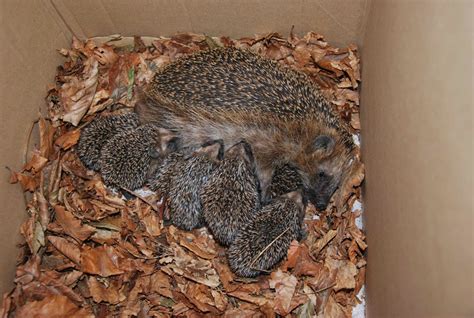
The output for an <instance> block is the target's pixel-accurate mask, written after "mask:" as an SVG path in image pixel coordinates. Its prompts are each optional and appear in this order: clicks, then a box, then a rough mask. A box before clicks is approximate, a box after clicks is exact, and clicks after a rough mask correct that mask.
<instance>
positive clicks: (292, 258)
mask: <svg viewBox="0 0 474 318" xmlns="http://www.w3.org/2000/svg"><path fill="white" fill-rule="evenodd" d="M299 259H300V244H299V243H298V241H296V240H293V241H292V242H291V243H290V247H289V248H288V257H287V260H286V261H285V263H283V265H282V266H281V269H282V270H284V271H286V270H287V269H288V268H293V267H295V266H296V264H297V262H298V261H299Z"/></svg>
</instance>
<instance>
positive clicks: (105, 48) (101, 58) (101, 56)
mask: <svg viewBox="0 0 474 318" xmlns="http://www.w3.org/2000/svg"><path fill="white" fill-rule="evenodd" d="M94 56H95V58H96V59H97V61H98V62H99V63H100V64H102V65H112V64H114V63H115V62H116V61H117V60H118V58H119V56H118V55H117V53H115V51H114V48H113V47H112V46H110V45H107V44H103V45H101V46H100V47H97V48H95V50H94Z"/></svg>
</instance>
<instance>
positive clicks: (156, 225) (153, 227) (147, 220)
mask: <svg viewBox="0 0 474 318" xmlns="http://www.w3.org/2000/svg"><path fill="white" fill-rule="evenodd" d="M149 208H150V209H151V207H149ZM141 221H142V223H143V224H145V228H146V231H147V232H148V233H149V234H150V235H151V236H159V235H160V234H161V223H160V219H159V218H158V216H157V215H156V214H155V213H153V212H151V213H149V214H148V215H147V216H145V217H144V218H143V219H142V220H141Z"/></svg>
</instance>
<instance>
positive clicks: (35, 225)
mask: <svg viewBox="0 0 474 318" xmlns="http://www.w3.org/2000/svg"><path fill="white" fill-rule="evenodd" d="M20 232H21V234H22V235H23V237H24V238H25V240H26V243H27V244H28V247H29V248H30V251H31V253H32V254H36V253H37V252H38V250H39V249H40V248H41V246H44V245H45V239H44V230H43V227H42V226H41V224H40V222H39V221H37V213H36V211H33V214H32V215H31V216H30V217H29V218H28V219H27V220H26V221H25V222H24V223H23V224H22V225H21V227H20Z"/></svg>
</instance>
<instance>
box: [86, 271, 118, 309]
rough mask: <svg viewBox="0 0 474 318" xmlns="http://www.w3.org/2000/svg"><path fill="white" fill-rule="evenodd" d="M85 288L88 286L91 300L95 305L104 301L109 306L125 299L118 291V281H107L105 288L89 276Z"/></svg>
mask: <svg viewBox="0 0 474 318" xmlns="http://www.w3.org/2000/svg"><path fill="white" fill-rule="evenodd" d="M87 286H89V291H90V293H91V295H92V299H94V301H95V302H96V303H100V302H102V301H105V302H108V303H110V304H118V303H119V302H121V301H124V300H125V298H126V297H125V295H124V294H123V293H122V292H121V290H120V287H121V284H120V281H118V280H108V281H107V286H106V285H104V284H103V283H101V282H99V281H98V280H97V279H96V278H95V277H94V276H90V277H89V279H88V280H87Z"/></svg>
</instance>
